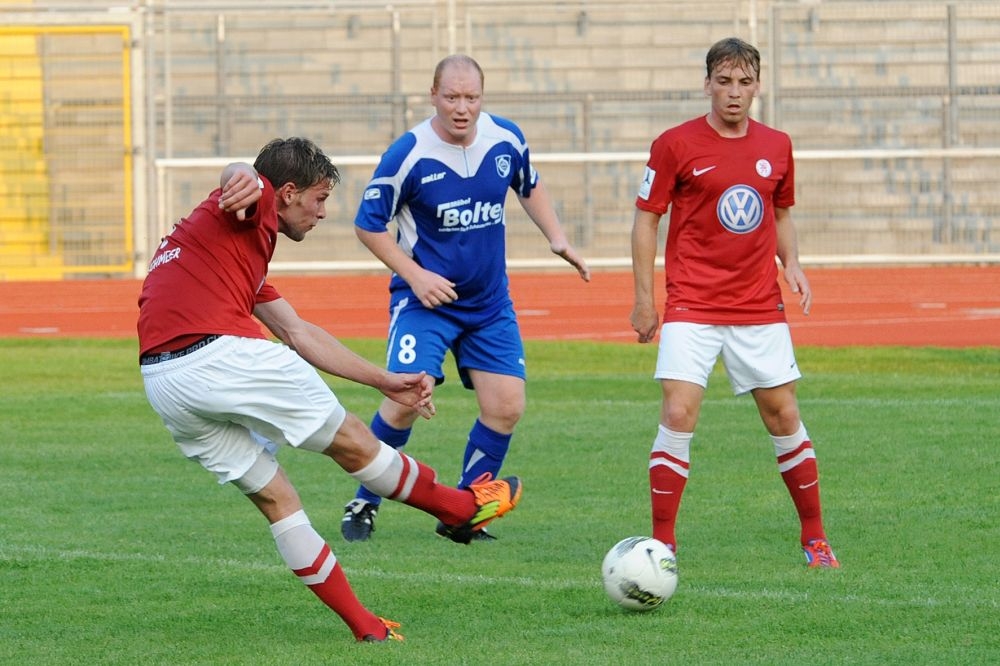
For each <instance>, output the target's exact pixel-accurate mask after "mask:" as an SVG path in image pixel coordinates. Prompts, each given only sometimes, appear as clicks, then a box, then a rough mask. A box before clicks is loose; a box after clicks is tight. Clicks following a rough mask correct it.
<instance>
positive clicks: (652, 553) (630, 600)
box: [601, 536, 677, 611]
mask: <svg viewBox="0 0 1000 666" xmlns="http://www.w3.org/2000/svg"><path fill="white" fill-rule="evenodd" d="M601 575H602V576H603V578H604V591H605V592H607V593H608V596H609V597H611V600H612V601H613V602H615V603H616V604H618V605H619V606H621V607H622V608H625V609H627V610H633V611H650V610H653V609H654V608H659V607H660V605H661V604H662V603H663V602H664V601H666V600H667V599H669V598H670V597H671V595H673V593H674V590H676V589H677V558H676V557H674V552H673V551H672V550H670V548H669V547H668V546H666V545H665V544H664V543H663V542H661V541H657V540H656V539H653V538H650V537H641V536H635V537H629V538H627V539H622V540H621V541H619V542H618V543H616V544H615V545H614V546H612V548H611V550H609V551H608V554H607V555H605V556H604V562H603V564H602V565H601Z"/></svg>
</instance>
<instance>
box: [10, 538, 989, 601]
mask: <svg viewBox="0 0 1000 666" xmlns="http://www.w3.org/2000/svg"><path fill="white" fill-rule="evenodd" d="M39 558H45V559H59V560H93V561H97V562H112V563H113V562H139V563H152V564H156V563H164V564H170V565H183V566H197V567H199V568H214V569H224V570H226V571H233V570H243V571H246V572H247V573H257V572H262V571H266V572H269V573H287V569H285V567H284V566H282V565H279V564H266V563H262V562H253V561H248V560H236V559H229V558H203V557H179V558H174V557H166V556H164V555H157V554H148V553H103V552H98V551H88V550H78V549H74V550H60V549H54V548H43V547H38V546H16V545H10V544H7V545H5V546H2V547H0V560H10V561H15V560H16V561H22V562H24V561H27V562H33V563H37V561H38V559H39ZM344 570H345V572H346V573H347V575H348V577H350V578H377V579H379V580H386V579H390V580H397V581H413V582H419V583H427V582H432V583H444V584H452V585H453V584H460V585H469V584H472V585H491V586H493V585H500V586H507V587H510V586H515V587H522V588H525V589H536V590H537V589H548V590H601V581H600V578H599V577H598V576H597V575H596V574H595V575H594V577H592V578H552V577H550V576H544V577H538V578H534V577H531V576H488V575H483V574H478V575H464V574H454V573H446V572H431V571H421V572H419V573H401V572H394V571H385V570H383V569H378V568H374V567H357V566H346V567H344ZM817 573H818V574H819V575H822V574H823V573H829V574H830V575H840V573H841V572H817ZM683 593H684V594H685V595H693V596H702V597H712V598H724V599H772V600H775V599H776V600H779V601H790V602H802V601H809V600H812V599H817V598H819V597H820V596H822V598H823V600H824V601H832V602H835V603H839V604H860V605H871V604H874V605H877V606H884V607H899V608H933V607H949V606H952V607H959V608H969V609H983V608H986V609H996V608H1000V600H998V599H991V598H986V597H984V595H983V594H982V590H980V589H978V588H977V589H970V590H968V591H967V593H963V594H959V595H956V596H957V599H951V600H944V599H937V598H935V597H932V596H919V597H910V598H907V599H902V598H901V599H879V598H874V597H871V596H868V595H864V594H842V595H827V594H822V595H820V594H818V593H817V594H813V593H810V592H807V591H805V592H798V591H788V590H768V589H766V588H763V589H755V590H746V589H739V590H737V589H732V588H726V587H718V586H707V585H696V584H688V583H684V589H683Z"/></svg>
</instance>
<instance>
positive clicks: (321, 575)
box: [271, 511, 386, 640]
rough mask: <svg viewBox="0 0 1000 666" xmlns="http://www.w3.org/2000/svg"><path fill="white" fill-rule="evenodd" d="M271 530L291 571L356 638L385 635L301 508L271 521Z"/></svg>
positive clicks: (380, 622)
mask: <svg viewBox="0 0 1000 666" xmlns="http://www.w3.org/2000/svg"><path fill="white" fill-rule="evenodd" d="M271 533H272V534H273V535H274V540H275V543H276V544H277V546H278V552H279V553H281V557H282V558H283V559H284V560H285V564H287V565H288V567H289V568H290V569H291V570H292V573H294V574H295V575H296V576H298V578H299V580H301V581H302V582H303V583H304V584H305V585H306V587H308V588H309V589H310V590H312V591H313V593H314V594H315V595H316V596H317V597H319V598H320V600H321V601H322V602H323V603H324V604H326V605H327V606H329V607H330V609H331V610H333V611H334V612H335V613H336V614H337V615H339V616H340V617H341V619H343V620H344V622H345V623H346V624H347V626H348V627H350V629H351V633H353V634H354V637H355V638H356V639H358V640H361V639H362V638H364V637H365V636H366V635H369V634H370V635H372V636H375V637H377V638H384V637H385V634H386V628H385V625H383V624H382V621H381V620H379V619H378V616H376V615H375V614H374V613H372V612H371V611H369V610H368V609H367V608H365V607H364V605H362V603H361V601H359V600H358V598H357V596H355V594H354V590H353V589H351V584H350V583H348V582H347V576H345V575H344V570H343V569H342V568H341V566H340V563H339V562H338V561H337V558H336V556H334V554H333V551H331V550H330V546H329V544H327V543H326V541H324V540H323V537H321V536H320V535H319V534H318V533H317V532H316V530H314V529H313V527H312V525H311V524H310V523H309V519H308V518H307V517H306V514H305V512H304V511H298V512H296V513H293V514H292V515H291V516H288V517H286V518H283V519H281V520H279V521H278V522H276V523H274V524H273V525H271Z"/></svg>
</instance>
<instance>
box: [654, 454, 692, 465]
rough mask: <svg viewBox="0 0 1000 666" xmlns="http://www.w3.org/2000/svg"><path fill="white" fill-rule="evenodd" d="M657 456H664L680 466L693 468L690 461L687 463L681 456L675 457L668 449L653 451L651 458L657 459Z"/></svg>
mask: <svg viewBox="0 0 1000 666" xmlns="http://www.w3.org/2000/svg"><path fill="white" fill-rule="evenodd" d="M656 458H663V459H664V460H667V461H669V462H671V463H673V464H674V465H677V466H678V467H683V468H684V469H691V465H690V463H686V462H684V461H683V460H681V459H680V458H675V457H674V456H672V455H670V454H669V453H667V452H666V451H653V452H652V453H650V454H649V459H650V460H655V459H656Z"/></svg>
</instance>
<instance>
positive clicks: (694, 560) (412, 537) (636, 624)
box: [0, 340, 1000, 666]
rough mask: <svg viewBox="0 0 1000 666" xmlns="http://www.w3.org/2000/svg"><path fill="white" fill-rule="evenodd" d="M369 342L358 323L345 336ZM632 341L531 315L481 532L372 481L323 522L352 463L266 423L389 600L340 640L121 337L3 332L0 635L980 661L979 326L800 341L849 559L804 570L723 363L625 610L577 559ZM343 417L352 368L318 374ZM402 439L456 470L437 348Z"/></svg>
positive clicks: (586, 548)
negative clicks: (499, 502)
mask: <svg viewBox="0 0 1000 666" xmlns="http://www.w3.org/2000/svg"><path fill="white" fill-rule="evenodd" d="M352 344H353V346H354V347H355V349H357V350H358V351H360V352H361V353H363V354H365V355H366V356H368V357H369V358H372V359H373V360H376V361H377V360H378V359H379V358H380V356H381V348H382V345H381V342H379V341H353V342H352ZM654 355H655V348H654V347H653V346H640V345H609V344H591V343H529V344H528V360H529V372H530V381H529V384H528V392H529V394H528V400H529V403H528V412H527V414H526V416H525V418H524V420H523V421H522V422H521V425H520V426H519V429H518V433H517V435H516V436H515V440H514V445H513V447H512V451H511V454H510V456H509V458H508V463H507V466H506V467H505V472H507V473H513V474H519V475H520V476H522V478H523V479H524V482H525V492H524V499H523V502H522V504H521V506H520V507H519V508H518V510H517V511H515V512H514V513H512V514H511V515H510V516H509V517H506V518H504V519H503V520H501V521H499V522H497V523H496V524H495V527H494V528H493V529H492V530H491V531H492V532H493V533H494V534H496V535H497V536H498V537H499V539H500V540H499V541H498V542H495V543H491V544H475V545H473V546H468V547H466V546H460V545H457V544H453V543H451V542H448V541H445V540H443V539H440V538H438V537H436V536H435V535H434V534H433V528H434V523H435V521H434V519H433V518H432V517H430V516H427V515H425V514H422V513H420V512H418V511H416V510H414V509H411V508H409V507H405V506H402V505H399V504H391V505H389V504H387V505H386V507H385V508H384V509H383V511H382V512H381V514H380V516H379V522H378V531H377V532H376V533H375V538H374V539H373V540H372V541H370V542H366V543H357V544H348V543H345V542H344V541H343V540H342V539H341V538H340V533H339V522H340V518H341V512H342V506H343V504H344V503H345V502H346V501H347V500H348V499H349V498H350V497H351V495H352V493H353V490H354V484H353V482H352V480H351V479H350V477H348V476H347V475H346V474H345V473H344V472H342V471H341V470H340V469H339V468H337V467H336V466H335V465H334V464H333V463H332V462H330V461H328V460H327V459H325V458H323V457H321V456H318V455H315V454H310V453H307V452H301V451H291V450H286V451H284V452H283V453H282V454H281V457H280V459H281V460H282V462H283V463H284V465H285V466H286V468H287V469H288V470H289V473H290V475H291V476H292V479H293V480H294V481H295V482H296V483H297V485H298V488H299V490H300V493H301V495H302V498H303V501H304V502H305V505H306V510H307V512H308V513H309V515H310V517H311V519H312V522H313V524H314V525H315V526H316V527H317V529H319V530H320V532H321V533H322V534H324V535H325V536H326V537H327V538H328V539H329V541H330V543H331V545H332V547H333V548H334V551H335V552H336V553H337V555H338V557H339V558H340V561H341V562H342V563H343V565H344V567H345V570H346V571H347V574H348V576H349V577H350V579H351V581H352V583H353V585H354V587H355V590H356V591H357V593H358V595H359V596H360V597H361V598H362V600H364V601H365V602H366V603H367V605H368V606H369V607H370V608H372V609H373V610H374V611H375V612H377V613H379V614H382V615H385V616H387V617H390V618H392V619H395V620H397V621H399V622H402V623H403V628H402V633H403V634H404V635H405V636H406V641H405V642H404V643H390V644H377V645H371V644H368V645H362V644H356V643H354V642H353V640H352V638H351V636H350V633H349V632H348V630H347V628H346V626H345V625H344V624H343V623H342V622H341V621H340V620H339V619H338V618H337V617H336V616H335V615H333V614H332V613H331V612H330V611H328V610H327V609H326V608H325V607H324V606H322V604H321V603H320V602H319V601H318V600H317V599H316V598H315V597H314V596H313V595H312V594H311V593H310V592H308V590H306V589H305V588H304V587H303V586H302V585H301V584H300V583H299V582H298V581H297V580H296V579H295V578H294V576H292V574H291V573H290V572H288V571H287V570H286V569H285V567H284V566H283V564H282V562H281V559H280V557H279V556H278V553H277V551H276V550H275V548H274V544H273V541H272V539H271V536H270V533H269V532H268V530H267V527H266V524H265V522H264V521H263V519H262V518H261V517H260V516H259V514H257V512H256V511H255V510H254V509H253V508H252V507H251V505H250V503H249V502H247V501H246V500H245V499H243V498H242V497H240V496H239V493H238V492H236V491H235V489H233V488H229V487H219V486H218V485H216V483H215V481H214V479H213V478H212V477H210V475H209V474H207V473H206V472H204V471H202V470H201V469H200V468H199V467H198V466H197V465H195V464H192V463H189V462H187V461H185V460H184V459H183V458H182V457H181V456H180V454H179V453H178V452H177V450H176V448H175V446H174V444H173V442H172V441H171V440H170V438H169V435H168V434H167V431H166V430H165V429H164V428H163V426H162V425H161V423H160V422H159V419H158V417H156V415H155V414H154V413H153V412H152V410H151V409H150V408H149V407H148V405H147V403H146V400H145V396H144V394H143V391H142V384H141V380H140V377H139V372H138V369H137V367H136V363H135V358H134V357H135V343H134V341H128V340H124V341H102V340H96V341H95V340H87V341H83V340H70V341H65V340H47V341H19V340H0V373H2V377H3V381H2V382H0V507H2V511H0V663H2V664H11V665H17V666H21V665H33V664H44V665H52V664H128V665H136V664H143V665H145V664H255V665H256V664H276V665H284V664H304V665H310V664H407V665H421V666H423V665H433V664H481V663H498V664H505V665H518V664H542V665H547V664H613V665H619V664H621V665H628V664H671V663H686V664H799V663H804V662H808V663H810V664H897V663H898V664H904V663H905V664H994V663H1000V631H998V628H1000V566H998V565H997V557H998V553H1000V465H998V459H1000V454H998V444H1000V350H998V349H970V350H940V349H902V348H889V349H856V348H845V349H815V348H800V349H799V350H798V356H799V362H800V365H801V367H802V368H803V371H804V373H805V378H804V380H803V381H802V382H801V383H800V385H799V399H800V402H801V406H802V411H803V415H804V420H805V423H806V426H807V427H808V429H809V432H810V434H811V435H812V438H813V441H814V443H815V446H816V450H817V452H818V456H819V464H820V474H821V477H822V486H823V488H822V491H823V499H824V505H825V514H826V523H827V530H828V532H829V536H830V539H831V542H832V544H833V546H834V548H835V549H836V551H837V555H838V557H839V558H840V560H841V562H842V564H843V568H842V569H840V570H826V571H808V570H806V568H805V566H804V560H803V558H802V555H801V553H800V551H799V548H798V540H797V536H798V527H797V521H796V519H795V517H794V511H793V509H792V505H791V501H790V500H789V499H788V497H787V494H786V492H785V490H784V486H783V485H782V483H781V480H780V477H779V476H778V474H777V471H776V469H775V462H774V458H773V451H772V446H771V443H770V440H769V439H768V438H767V435H766V433H765V432H764V430H763V427H762V426H761V424H760V422H759V419H758V417H757V415H756V411H755V409H754V407H753V404H752V401H751V400H750V399H749V398H748V397H743V398H735V397H733V396H732V395H731V394H730V391H729V387H728V382H727V381H726V379H725V376H724V374H723V373H722V371H721V370H720V369H717V371H716V374H715V376H714V377H713V380H712V384H711V386H710V387H709V392H708V396H707V399H706V402H705V405H704V409H703V412H702V419H701V423H700V425H699V428H698V431H697V434H696V436H695V440H694V444H693V450H692V468H691V479H690V482H689V483H688V487H687V488H688V489H687V492H686V494H685V498H684V504H683V505H682V508H681V515H680V526H679V532H678V536H679V539H680V557H679V564H680V576H681V578H680V586H679V587H678V590H677V593H676V594H675V595H674V597H673V598H672V599H671V600H670V601H669V602H668V603H666V604H665V605H664V606H663V607H661V608H660V609H659V610H657V611H655V612H653V613H647V614H629V613H626V612H624V611H620V610H619V609H617V608H616V607H614V606H612V604H611V603H610V602H609V601H608V600H607V598H606V597H605V596H604V592H603V589H602V587H601V581H600V564H601V559H602V558H603V556H604V553H605V551H606V550H607V549H608V548H609V547H610V546H611V545H612V544H614V543H615V542H616V541H618V540H619V539H620V538H622V537H625V536H630V535H635V534H645V533H648V532H649V529H650V528H649V507H648V500H647V493H648V490H647V481H646V461H647V453H648V450H649V447H650V443H651V441H652V438H653V435H654V434H655V429H656V423H657V417H658V412H659V388H658V386H657V384H656V383H655V382H654V381H653V380H652V379H651V378H650V377H651V373H652V366H653V361H654ZM330 381H331V384H332V385H333V386H334V388H335V390H336V391H337V393H338V395H339V396H340V398H341V400H342V401H343V402H344V403H345V404H346V405H347V406H348V408H349V409H351V410H352V411H354V412H356V413H357V414H359V415H361V416H362V418H364V419H365V420H367V419H368V418H369V416H370V415H371V412H372V410H373V409H374V408H375V406H376V405H377V404H378V400H379V397H380V396H379V395H378V394H377V393H376V392H375V391H373V390H372V389H368V388H365V387H358V386H354V385H351V384H348V383H346V382H344V381H342V380H336V379H331V380H330ZM437 405H438V416H437V417H436V418H435V419H434V420H433V421H431V422H427V423H421V424H419V425H418V427H417V429H416V430H415V434H414V437H413V439H412V440H411V445H410V447H409V448H408V451H409V452H410V453H411V454H413V455H415V456H417V457H419V458H421V459H423V460H424V461H426V462H428V463H429V464H431V465H433V466H435V467H436V468H437V469H438V471H439V473H440V474H441V476H442V478H443V479H444V480H446V481H451V480H455V479H457V475H458V465H459V461H460V456H461V452H462V448H463V447H464V443H465V436H466V433H467V431H468V427H469V424H470V422H471V419H472V418H473V415H474V401H473V396H472V395H471V394H470V393H468V392H465V391H462V390H461V389H459V388H458V382H457V378H456V377H455V375H454V373H453V372H450V377H449V381H448V382H447V383H446V384H445V385H444V386H442V387H441V388H440V389H439V392H438V397H437Z"/></svg>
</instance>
